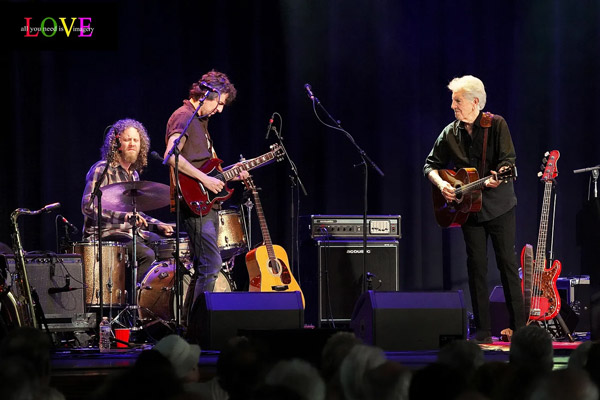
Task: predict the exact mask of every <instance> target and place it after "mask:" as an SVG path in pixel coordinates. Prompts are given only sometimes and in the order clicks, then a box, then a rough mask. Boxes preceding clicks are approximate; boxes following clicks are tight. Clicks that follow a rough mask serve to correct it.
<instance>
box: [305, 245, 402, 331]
mask: <svg viewBox="0 0 600 400" xmlns="http://www.w3.org/2000/svg"><path fill="white" fill-rule="evenodd" d="M398 245H399V243H398V241H397V240H369V241H367V256H366V270H367V273H368V274H369V275H368V276H370V279H369V281H370V285H371V289H373V290H375V291H396V290H398V287H399V282H398V263H399V253H398ZM303 252H304V254H303V255H302V259H303V260H310V262H309V261H305V262H304V263H303V267H302V268H301V269H300V277H301V283H300V284H301V287H302V291H303V292H304V298H305V299H306V310H305V320H306V321H307V323H311V324H315V325H319V326H321V325H323V324H325V325H327V324H331V323H337V322H339V323H342V324H344V323H349V322H350V319H351V318H352V311H353V310H354V306H355V304H356V301H357V300H358V298H359V297H360V295H361V293H362V292H363V290H362V289H363V242H362V241H361V240H331V241H329V240H327V241H322V240H319V241H317V242H316V243H312V244H310V245H308V246H307V245H306V244H305V245H304V246H303Z"/></svg>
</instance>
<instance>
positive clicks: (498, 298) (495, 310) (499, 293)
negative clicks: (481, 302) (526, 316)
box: [490, 286, 510, 337]
mask: <svg viewBox="0 0 600 400" xmlns="http://www.w3.org/2000/svg"><path fill="white" fill-rule="evenodd" d="M490 317H491V321H490V322H491V329H492V336H498V337H499V336H500V335H501V332H502V330H504V329H506V328H508V327H509V326H510V317H509V316H508V310H507V309H506V300H505V299H504V290H503V288H502V286H495V287H494V289H492V293H491V294H490Z"/></svg>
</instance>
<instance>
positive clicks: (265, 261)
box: [244, 178, 305, 306]
mask: <svg viewBox="0 0 600 400" xmlns="http://www.w3.org/2000/svg"><path fill="white" fill-rule="evenodd" d="M244 184H245V185H246V187H247V188H248V190H250V191H252V196H253V197H254V203H255V206H256V215H257V216H258V221H259V223H260V230H261V232H262V237H263V244H262V245H261V246H258V247H256V248H255V249H252V250H250V251H249V252H248V254H246V268H247V269H248V276H249V279H250V284H249V291H250V292H295V291H298V292H300V294H301V295H302V305H303V306H305V303H304V294H303V293H302V290H301V289H300V286H299V285H298V282H296V279H294V276H293V275H292V272H291V271H290V268H289V265H290V262H289V260H288V256H287V253H286V252H285V250H284V249H283V247H281V246H278V245H276V244H273V242H272V241H271V234H270V233H269V228H268V227H267V222H266V220H265V214H264V213H263V208H262V204H261V202H260V197H258V190H257V188H256V186H255V185H254V181H253V180H252V178H248V179H245V180H244Z"/></svg>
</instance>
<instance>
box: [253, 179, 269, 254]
mask: <svg viewBox="0 0 600 400" xmlns="http://www.w3.org/2000/svg"><path fill="white" fill-rule="evenodd" d="M248 180H250V179H248ZM252 186H253V187H252V196H253V197H254V203H255V207H256V215H257V216H258V222H259V224H260V231H261V233H262V237H263V243H264V245H265V247H266V248H267V254H268V255H269V259H270V260H274V259H275V258H276V257H275V250H274V249H273V242H272V241H271V234H270V233H269V228H268V227H267V220H266V218H265V214H264V212H263V208H262V204H261V202H260V197H258V191H257V189H256V188H255V187H254V184H252Z"/></svg>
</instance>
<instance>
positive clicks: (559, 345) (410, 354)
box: [51, 329, 587, 400]
mask: <svg viewBox="0 0 600 400" xmlns="http://www.w3.org/2000/svg"><path fill="white" fill-rule="evenodd" d="M311 331H313V334H310V335H306V334H305V332H296V333H294V334H293V335H294V336H296V337H302V336H304V337H309V338H310V337H315V336H318V337H323V336H329V335H330V334H331V333H332V330H330V329H326V330H325V332H323V333H322V334H321V332H318V330H315V329H311ZM263 334H265V333H263ZM266 335H267V336H271V337H278V336H280V337H282V338H284V337H289V336H290V332H289V331H286V332H285V333H284V334H278V332H276V331H271V332H269V333H266ZM585 340H587V338H586V337H578V340H576V341H575V342H574V343H569V342H558V341H555V342H553V347H554V368H555V369H562V368H565V367H566V366H567V363H568V360H569V356H570V354H571V352H572V351H573V350H574V349H575V348H577V346H579V345H580V344H581V343H583V342H584V341H585ZM310 341H311V342H312V343H297V344H296V345H295V346H294V344H293V343H288V344H289V346H290V347H292V348H291V349H289V350H288V351H287V354H284V355H282V357H283V358H289V357H299V358H304V359H307V360H308V361H310V362H312V363H315V364H316V365H317V366H318V362H319V360H318V356H319V354H320V349H319V348H314V349H313V351H308V352H307V351H306V348H307V345H315V343H314V340H310ZM316 347H318V344H317V345H316ZM480 347H481V348H482V350H483V351H484V356H485V360H486V362H492V361H497V362H508V359H509V350H510V343H508V342H501V341H494V342H493V343H492V344H489V345H488V344H485V345H480ZM149 349H151V345H141V346H139V347H138V348H135V349H113V350H111V352H109V353H102V354H101V353H99V352H98V349H97V348H87V349H72V350H68V349H64V350H57V351H55V352H54V353H53V354H52V380H51V385H52V386H54V387H55V388H57V389H59V390H60V391H61V392H62V393H63V394H64V395H65V397H66V399H68V400H71V399H73V400H74V399H87V398H89V395H90V393H92V392H93V391H94V390H95V389H96V388H98V387H99V386H100V385H101V384H102V383H103V382H104V380H105V379H106V378H107V377H108V376H110V375H111V374H117V373H119V372H122V371H124V370H125V369H127V368H129V367H130V366H132V365H133V364H134V363H135V360H136V359H137V357H138V356H139V354H140V353H141V352H142V351H144V350H149ZM438 351H439V350H438V349H435V350H422V351H386V352H385V354H386V357H387V358H388V359H389V360H392V361H396V362H399V363H401V364H402V365H404V366H406V367H408V368H410V369H411V370H418V369H420V368H422V367H424V366H426V365H428V364H430V363H433V362H435V361H436V359H437V355H438ZM218 357H219V351H211V350H204V349H203V350H202V353H201V355H200V359H199V360H198V364H199V366H200V376H201V379H202V380H208V379H211V378H212V377H214V376H215V375H216V371H217V370H216V364H217V360H218ZM159 378H160V377H148V382H137V383H133V384H140V385H141V384H148V383H150V382H152V380H153V379H159Z"/></svg>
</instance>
